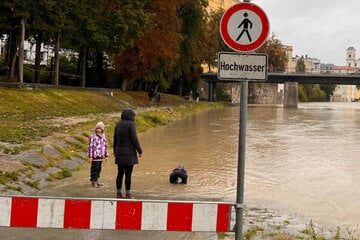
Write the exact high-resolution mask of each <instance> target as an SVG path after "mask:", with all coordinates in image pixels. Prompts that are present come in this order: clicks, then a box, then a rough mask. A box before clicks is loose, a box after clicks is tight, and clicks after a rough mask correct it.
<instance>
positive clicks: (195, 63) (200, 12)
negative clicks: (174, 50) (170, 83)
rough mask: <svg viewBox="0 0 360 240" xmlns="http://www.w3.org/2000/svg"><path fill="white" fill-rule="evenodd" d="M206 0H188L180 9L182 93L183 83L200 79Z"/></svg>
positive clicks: (179, 64)
mask: <svg viewBox="0 0 360 240" xmlns="http://www.w3.org/2000/svg"><path fill="white" fill-rule="evenodd" d="M207 5H208V2H207V1H206V0H186V1H185V3H184V5H182V6H181V7H180V9H179V11H178V14H179V17H180V19H181V21H182V29H181V33H180V34H181V35H180V40H181V41H180V59H179V61H178V65H177V67H178V69H179V72H181V76H180V79H179V81H178V93H179V94H180V95H182V90H183V84H184V83H188V85H190V86H189V88H191V84H193V83H194V82H196V81H197V80H199V79H200V77H201V73H202V71H203V69H202V67H201V64H202V63H203V62H204V61H203V58H202V56H203V55H202V54H201V53H202V52H203V51H204V48H203V47H204V46H203V44H202V42H203V41H204V39H205V36H204V30H205V26H206V7H207Z"/></svg>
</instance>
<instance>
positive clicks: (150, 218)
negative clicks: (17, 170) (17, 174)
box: [0, 196, 232, 232]
mask: <svg viewBox="0 0 360 240" xmlns="http://www.w3.org/2000/svg"><path fill="white" fill-rule="evenodd" d="M231 208H232V204H230V203H216V202H202V201H200V202H188V201H160V200H134V199H84V198H82V199H80V198H47V197H23V196H21V197H19V196H0V226H2V227H30V228H78V229H116V230H161V231H199V232H201V231H207V232H209V231H210V232H212V231H213V232H229V231H230V229H232V228H230V219H231V216H230V215H231Z"/></svg>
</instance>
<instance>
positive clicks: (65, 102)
mask: <svg viewBox="0 0 360 240" xmlns="http://www.w3.org/2000/svg"><path fill="white" fill-rule="evenodd" d="M0 91H1V95H0V101H1V103H2V104H1V105H0V113H1V115H0V151H2V152H3V153H6V154H7V153H11V154H18V153H20V152H22V151H24V150H28V149H31V148H33V147H36V146H37V144H38V141H39V140H40V139H41V138H44V137H47V136H49V135H51V134H52V133H54V132H69V131H70V132H74V131H80V132H83V131H88V129H89V128H90V129H91V128H92V127H93V126H92V125H94V124H95V122H96V121H100V120H101V121H104V122H106V123H107V125H108V126H111V125H112V124H114V122H115V121H116V120H118V119H119V115H117V116H113V117H109V116H108V115H109V114H110V113H116V112H120V111H121V110H122V109H124V108H128V107H131V108H133V109H142V112H141V113H139V115H138V117H137V120H136V121H137V127H138V130H139V131H145V130H146V129H148V128H150V127H155V126H157V125H163V124H167V123H168V122H169V121H173V120H175V119H177V118H179V117H182V116H184V115H187V114H192V113H194V112H197V111H203V110H207V109H209V108H217V107H221V106H222V104H219V103H200V104H190V103H189V102H188V101H186V100H185V99H183V98H181V97H179V96H174V95H167V94H163V99H162V101H161V108H157V109H154V108H149V102H148V99H147V93H146V92H121V91H87V90H61V89H28V88H16V89H15V88H1V89H0ZM84 116H86V117H85V118H84ZM79 118H83V120H84V119H87V120H84V121H81V120H79ZM76 119H77V120H76ZM90 126H91V127H90ZM72 130H73V131H72ZM109 130H111V129H109ZM108 132H110V131H108Z"/></svg>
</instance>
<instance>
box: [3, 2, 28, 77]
mask: <svg viewBox="0 0 360 240" xmlns="http://www.w3.org/2000/svg"><path fill="white" fill-rule="evenodd" d="M0 15H1V16H2V17H1V18H0V20H1V21H2V22H1V23H0V27H1V30H0V33H2V34H7V35H8V36H9V37H8V39H7V54H6V59H7V60H6V64H5V65H6V66H7V68H8V76H7V78H8V80H10V79H14V78H15V68H16V63H17V64H18V65H17V67H18V73H17V80H18V81H20V82H22V81H23V73H22V70H23V47H24V38H25V22H26V19H27V18H28V17H29V16H30V9H29V2H28V1H26V0H18V1H11V0H2V1H1V2H0Z"/></svg>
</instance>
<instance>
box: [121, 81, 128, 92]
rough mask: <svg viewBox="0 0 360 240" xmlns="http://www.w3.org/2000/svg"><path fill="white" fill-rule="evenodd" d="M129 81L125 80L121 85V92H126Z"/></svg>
mask: <svg viewBox="0 0 360 240" xmlns="http://www.w3.org/2000/svg"><path fill="white" fill-rule="evenodd" d="M127 82H128V81H127V79H125V78H124V79H123V82H122V84H121V91H126V85H127Z"/></svg>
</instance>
